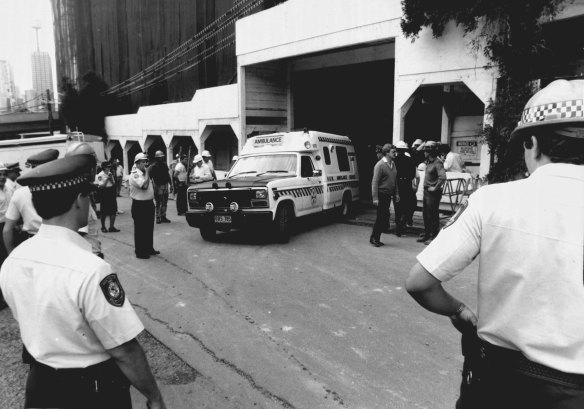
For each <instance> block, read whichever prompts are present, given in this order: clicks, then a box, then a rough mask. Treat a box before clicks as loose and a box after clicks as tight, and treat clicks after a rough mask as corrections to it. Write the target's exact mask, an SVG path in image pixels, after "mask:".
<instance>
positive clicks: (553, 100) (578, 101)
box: [511, 80, 584, 138]
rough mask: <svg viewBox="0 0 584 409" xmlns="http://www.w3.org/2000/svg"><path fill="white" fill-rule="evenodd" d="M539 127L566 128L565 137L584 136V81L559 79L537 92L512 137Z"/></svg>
mask: <svg viewBox="0 0 584 409" xmlns="http://www.w3.org/2000/svg"><path fill="white" fill-rule="evenodd" d="M539 127H548V128H564V129H565V130H566V136H570V137H575V138H584V80H572V81H567V80H556V81H553V82H551V83H550V84H549V85H548V86H547V87H545V88H543V89H542V90H540V91H538V92H537V93H535V95H533V96H532V97H531V98H530V100H529V101H527V104H525V108H524V109H523V112H522V114H521V119H520V121H519V123H518V125H517V128H515V129H514V130H513V133H512V134H511V136H512V138H515V137H517V136H518V135H521V134H524V133H525V132H526V131H528V130H532V129H537V128H539Z"/></svg>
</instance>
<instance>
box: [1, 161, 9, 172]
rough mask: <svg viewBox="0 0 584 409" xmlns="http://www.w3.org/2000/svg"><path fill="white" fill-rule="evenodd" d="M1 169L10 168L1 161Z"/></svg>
mask: <svg viewBox="0 0 584 409" xmlns="http://www.w3.org/2000/svg"><path fill="white" fill-rule="evenodd" d="M0 170H8V168H7V167H6V165H5V164H4V163H2V162H0Z"/></svg>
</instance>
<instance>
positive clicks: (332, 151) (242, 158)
mask: <svg viewBox="0 0 584 409" xmlns="http://www.w3.org/2000/svg"><path fill="white" fill-rule="evenodd" d="M187 199H188V211H187V214H186V219H187V222H188V223H189V225H190V226H192V227H198V228H199V229H200V232H201V236H202V237H203V239H205V240H212V239H213V238H214V237H215V234H216V232H217V231H218V230H219V231H229V230H231V229H240V228H246V227H248V228H254V229H257V228H258V227H260V226H266V225H267V226H269V227H271V229H272V231H273V233H274V234H275V236H276V239H277V240H278V241H280V242H286V241H288V239H289V236H290V228H291V226H292V225H293V224H294V220H295V219H296V218H298V217H302V216H306V215H309V214H314V213H322V212H324V211H328V210H336V211H338V213H339V214H340V215H341V216H343V217H347V216H349V214H350V211H351V208H352V205H353V203H354V202H356V201H357V200H359V173H358V171H357V161H356V158H355V148H354V147H353V145H352V144H351V140H350V139H349V138H348V137H346V136H339V135H333V134H328V133H323V132H315V131H308V130H304V131H300V132H288V133H275V134H270V135H260V136H255V137H253V138H249V139H248V141H247V142H246V144H245V146H244V147H243V149H242V151H241V153H240V155H239V157H238V159H237V161H236V162H235V164H234V165H233V167H232V168H231V169H230V170H229V173H228V174H227V176H226V178H225V179H223V180H218V181H213V182H204V183H200V184H196V185H191V186H190V187H189V189H188V193H187Z"/></svg>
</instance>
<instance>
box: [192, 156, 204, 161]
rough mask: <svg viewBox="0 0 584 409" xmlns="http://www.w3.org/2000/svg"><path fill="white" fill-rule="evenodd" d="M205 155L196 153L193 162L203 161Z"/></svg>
mask: <svg viewBox="0 0 584 409" xmlns="http://www.w3.org/2000/svg"><path fill="white" fill-rule="evenodd" d="M202 160H203V157H202V156H201V155H195V159H193V163H197V162H201V161H202Z"/></svg>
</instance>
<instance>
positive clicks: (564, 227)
mask: <svg viewBox="0 0 584 409" xmlns="http://www.w3.org/2000/svg"><path fill="white" fill-rule="evenodd" d="M583 106H584V80H575V81H566V80H557V81H554V82H552V83H551V84H549V85H548V86H547V87H546V88H544V89H542V90H541V91H539V92H538V93H536V94H535V95H534V96H533V97H532V98H531V99H530V100H529V101H528V103H527V105H526V107H525V110H524V111H523V115H522V118H521V121H520V122H519V125H518V127H517V128H516V129H515V130H514V132H513V135H512V138H513V140H512V142H514V143H517V144H519V143H522V144H523V152H524V158H525V163H526V165H527V169H528V170H529V173H530V176H529V177H528V178H527V179H523V180H519V181H514V182H509V183H501V184H496V185H491V186H486V187H482V188H481V189H480V190H478V191H477V192H475V193H473V195H472V196H470V198H469V200H468V202H467V203H468V204H467V206H466V207H463V208H462V210H460V211H459V212H458V213H457V214H456V215H455V216H454V217H453V219H452V220H451V221H450V222H449V223H448V224H447V225H446V226H445V227H444V229H443V230H442V231H441V232H440V234H439V235H438V237H437V238H436V239H435V240H434V241H433V242H432V243H431V245H430V246H428V248H427V249H426V250H424V251H423V252H422V253H420V254H419V255H418V262H417V264H416V265H415V266H414V267H413V268H412V270H411V271H410V275H409V277H408V279H407V282H406V289H407V290H408V292H409V293H410V294H411V295H412V296H413V297H414V298H415V299H416V301H417V302H418V303H420V304H421V305H422V306H423V307H425V308H426V309H428V310H430V311H432V312H434V313H437V314H441V315H445V316H448V317H450V319H451V321H452V323H453V324H454V325H455V327H456V328H457V329H459V330H460V331H461V332H462V333H463V351H464V353H465V364H464V368H463V383H462V386H461V396H460V398H459V402H458V404H457V408H460V409H462V408H473V409H482V408H497V409H505V408H530V409H543V408H546V409H559V408H563V409H573V408H584V277H583V274H584V272H583V271H584V270H583V259H584V254H583V251H582V249H583V247H584V246H583V244H584V116H583ZM476 257H478V258H479V276H478V307H477V309H476V311H477V313H476V314H475V312H473V310H472V309H471V308H469V307H467V306H466V305H465V304H464V303H463V302H461V301H460V300H458V299H457V298H456V297H454V296H452V295H451V294H449V293H448V292H446V291H445V289H444V288H443V287H442V282H444V281H448V280H449V279H451V278H452V277H454V276H456V275H457V274H459V273H460V272H462V271H463V270H464V268H465V267H466V266H468V265H469V264H470V263H471V262H472V261H473V260H474V259H475V258H476ZM474 331H476V332H475V335H476V334H478V337H477V336H473V332H474ZM465 344H466V345H465ZM473 345H474V347H473Z"/></svg>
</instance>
